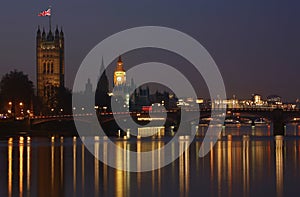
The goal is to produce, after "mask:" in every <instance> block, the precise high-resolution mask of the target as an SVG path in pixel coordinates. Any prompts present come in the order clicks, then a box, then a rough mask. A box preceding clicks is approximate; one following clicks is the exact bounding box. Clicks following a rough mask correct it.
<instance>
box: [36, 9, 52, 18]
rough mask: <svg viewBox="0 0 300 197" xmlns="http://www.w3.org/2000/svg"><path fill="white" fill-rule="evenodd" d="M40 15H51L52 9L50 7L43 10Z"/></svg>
mask: <svg viewBox="0 0 300 197" xmlns="http://www.w3.org/2000/svg"><path fill="white" fill-rule="evenodd" d="M38 16H51V9H50V8H49V9H48V10H46V11H42V12H41V13H39V14H38Z"/></svg>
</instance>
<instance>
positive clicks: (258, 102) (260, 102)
mask: <svg viewBox="0 0 300 197" xmlns="http://www.w3.org/2000/svg"><path fill="white" fill-rule="evenodd" d="M252 101H253V103H254V105H256V106H262V105H263V104H264V101H263V100H262V98H261V95H259V94H252Z"/></svg>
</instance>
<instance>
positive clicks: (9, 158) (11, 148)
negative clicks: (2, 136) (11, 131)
mask: <svg viewBox="0 0 300 197" xmlns="http://www.w3.org/2000/svg"><path fill="white" fill-rule="evenodd" d="M12 151H13V138H9V139H8V180H7V181H8V196H9V197H11V196H12V177H13V170H12V162H13V158H12Z"/></svg>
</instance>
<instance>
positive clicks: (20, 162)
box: [19, 137, 24, 197]
mask: <svg viewBox="0 0 300 197" xmlns="http://www.w3.org/2000/svg"><path fill="white" fill-rule="evenodd" d="M19 154H20V156H19V196H20V197H22V196H23V175H24V172H23V170H24V169H23V167H24V163H23V162H24V138H23V137H20V139H19Z"/></svg>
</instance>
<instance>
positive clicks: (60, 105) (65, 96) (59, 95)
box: [49, 87, 72, 114]
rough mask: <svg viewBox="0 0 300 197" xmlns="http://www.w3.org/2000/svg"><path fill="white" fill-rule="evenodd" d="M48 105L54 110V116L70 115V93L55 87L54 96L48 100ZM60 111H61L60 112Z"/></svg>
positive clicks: (63, 88) (67, 90) (62, 88)
mask: <svg viewBox="0 0 300 197" xmlns="http://www.w3.org/2000/svg"><path fill="white" fill-rule="evenodd" d="M49 102H50V103H49V104H50V106H51V108H52V109H54V112H53V113H55V114H57V113H62V114H71V113H72V92H71V90H69V89H67V88H65V87H57V88H55V89H54V94H53V96H52V97H51V98H50V100H49ZM61 109H62V111H61Z"/></svg>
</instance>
